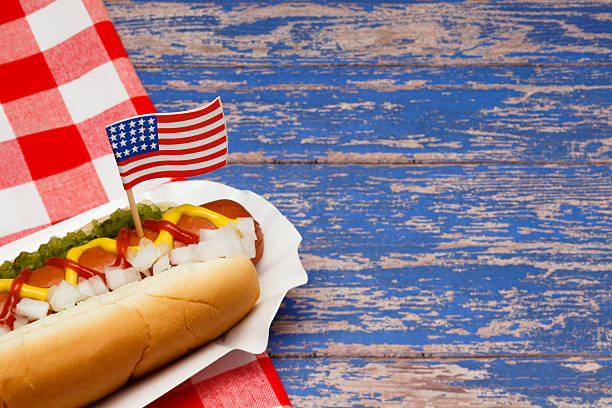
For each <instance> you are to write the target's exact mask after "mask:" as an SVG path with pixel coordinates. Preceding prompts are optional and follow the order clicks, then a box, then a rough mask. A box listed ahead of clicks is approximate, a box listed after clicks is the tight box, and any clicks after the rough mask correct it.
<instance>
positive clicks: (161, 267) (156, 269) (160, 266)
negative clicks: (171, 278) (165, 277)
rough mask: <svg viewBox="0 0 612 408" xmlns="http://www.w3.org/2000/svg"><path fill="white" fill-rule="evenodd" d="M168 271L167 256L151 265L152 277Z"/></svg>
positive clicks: (168, 261)
mask: <svg viewBox="0 0 612 408" xmlns="http://www.w3.org/2000/svg"><path fill="white" fill-rule="evenodd" d="M168 269H170V258H169V257H168V255H164V256H162V257H160V258H159V259H158V260H157V262H155V263H154V264H153V275H157V274H158V273H162V272H163V271H165V270H168Z"/></svg>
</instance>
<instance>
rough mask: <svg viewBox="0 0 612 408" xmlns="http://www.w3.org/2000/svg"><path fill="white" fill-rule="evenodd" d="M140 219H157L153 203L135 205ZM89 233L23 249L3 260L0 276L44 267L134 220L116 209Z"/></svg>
mask: <svg viewBox="0 0 612 408" xmlns="http://www.w3.org/2000/svg"><path fill="white" fill-rule="evenodd" d="M137 208H138V214H139V215H140V219H141V220H147V219H150V220H159V219H161V217H162V211H161V210H160V209H159V207H158V206H156V205H155V204H142V203H139V204H138V205H137ZM92 224H93V227H92V229H91V232H90V233H86V232H84V231H77V232H69V233H68V234H67V235H66V236H65V237H64V238H58V237H51V239H50V240H49V242H47V243H46V244H42V245H41V246H40V247H38V251H36V252H25V251H24V252H22V253H20V254H19V256H17V258H15V260H13V261H12V262H11V261H4V263H3V264H2V265H0V278H5V279H6V278H9V279H12V278H15V277H16V276H17V275H19V272H21V271H22V270H23V269H24V268H31V269H32V270H34V269H38V268H40V267H42V266H43V264H44V262H45V261H46V260H47V258H50V257H54V256H56V257H60V258H64V257H66V254H67V253H68V250H69V249H70V248H72V247H75V246H79V245H83V244H86V243H88V242H89V241H91V240H93V239H96V238H102V237H106V238H115V237H116V236H117V233H118V232H119V230H120V229H121V228H123V227H126V226H127V227H130V228H134V220H133V219H132V213H131V211H130V210H129V209H117V210H116V211H115V212H114V213H112V214H111V215H110V217H109V218H108V219H106V220H104V221H102V222H99V221H97V220H94V221H93V222H92Z"/></svg>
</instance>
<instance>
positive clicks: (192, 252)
mask: <svg viewBox="0 0 612 408" xmlns="http://www.w3.org/2000/svg"><path fill="white" fill-rule="evenodd" d="M198 255H199V253H198V246H197V245H195V244H192V245H188V246H185V247H179V248H174V249H173V250H172V251H170V262H171V263H172V265H182V264H186V263H190V262H194V261H197V260H198Z"/></svg>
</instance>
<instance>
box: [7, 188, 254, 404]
mask: <svg viewBox="0 0 612 408" xmlns="http://www.w3.org/2000/svg"><path fill="white" fill-rule="evenodd" d="M160 215H161V212H160ZM115 218H117V217H115ZM155 218H161V219H155ZM111 221H113V220H111ZM115 221H116V219H115V220H114V221H113V222H115ZM113 222H110V224H112V223H113ZM115 224H116V222H115ZM143 226H144V230H145V238H143V239H141V238H139V237H138V236H137V235H136V234H135V232H134V231H133V230H132V229H130V228H129V227H122V228H120V229H119V231H114V230H113V229H112V228H110V225H109V222H108V220H107V221H104V222H100V221H94V222H93V223H92V225H90V226H89V227H88V228H85V229H84V231H88V232H89V234H87V233H85V236H84V237H83V236H82V235H80V236H79V238H78V239H76V238H74V237H72V238H71V239H73V238H74V240H75V242H76V243H75V245H74V246H72V247H71V248H65V249H64V250H65V254H64V256H63V257H62V256H48V257H46V259H43V258H44V256H43V257H39V258H36V255H35V254H30V255H29V256H25V255H24V256H21V259H19V257H18V259H17V260H16V261H15V262H14V263H13V264H11V265H8V264H6V263H5V264H4V265H3V268H2V272H3V273H6V272H5V271H6V270H10V269H16V265H15V264H17V267H21V266H22V265H23V264H24V263H23V262H20V261H23V259H25V258H28V259H29V258H32V259H34V260H35V261H32V262H31V263H32V265H33V266H35V267H33V268H32V267H30V268H28V267H26V268H23V269H22V270H21V271H20V272H19V274H18V275H17V276H15V277H13V278H12V279H11V278H5V279H0V285H2V286H0V289H2V288H4V290H2V294H1V297H0V302H1V305H0V310H2V314H1V315H0V324H2V325H3V326H4V327H5V331H8V330H10V329H13V328H15V329H14V330H12V331H8V332H7V333H5V334H3V335H0V407H4V406H6V407H21V406H49V407H51V406H58V407H60V406H61V407H72V406H81V405H85V404H89V403H91V402H94V401H96V400H98V399H99V398H102V397H104V396H105V395H107V394H109V393H111V392H112V391H114V390H116V389H118V388H120V387H121V386H122V385H124V384H125V383H126V382H127V381H129V380H130V379H134V378H139V377H141V376H143V375H145V374H147V373H149V372H151V371H153V370H156V369H157V368H159V367H161V366H163V365H165V364H167V363H169V362H171V361H173V360H175V359H177V358H178V357H179V356H181V355H183V354H185V353H187V352H188V351H190V350H192V349H194V348H196V347H199V346H200V345H202V344H205V343H207V342H209V341H210V340H213V339H214V338H216V337H218V336H219V335H221V334H222V333H224V332H225V331H227V330H228V329H229V328H230V327H231V326H233V325H234V324H235V323H237V322H238V321H239V320H240V319H242V317H244V316H245V315H246V314H247V313H248V312H249V311H250V309H251V308H252V307H253V306H254V304H255V302H256V301H257V298H258V296H259V283H258V279H257V272H256V270H255V264H257V263H258V262H259V260H260V259H261V256H262V254H263V233H262V230H261V227H260V225H259V224H258V223H257V221H255V220H252V218H251V215H250V214H249V213H248V211H247V210H246V209H245V208H244V207H242V206H241V205H240V204H238V203H236V202H233V201H230V200H218V201H214V202H211V203H207V204H204V205H200V206H194V205H189V204H185V205H180V206H176V207H172V208H170V209H168V210H167V211H164V212H163V215H162V216H161V217H153V218H149V219H145V220H144V221H143ZM109 228H110V230H109V231H105V234H106V235H113V234H115V233H116V236H115V237H114V238H110V237H108V236H100V235H103V234H102V232H100V231H102V230H105V229H107V230H108V229H109ZM115 229H116V227H115ZM91 231H94V232H93V233H92V232H91ZM223 239H226V240H227V241H225V244H224V241H223ZM227 242H229V243H227ZM55 243H56V244H57V242H55ZM249 245H251V246H252V247H250V246H249ZM39 252H43V253H45V255H49V254H51V255H57V253H53V251H50V250H48V248H47V247H42V246H41V249H39ZM245 253H246V255H245ZM160 262H161V263H164V262H165V263H164V264H162V265H161V266H160ZM7 265H8V266H7ZM36 266H37V267H36ZM128 271H129V272H128ZM8 281H10V284H9V282H8ZM93 281H95V282H97V284H94V283H93ZM100 282H102V283H103V287H104V288H106V289H104V288H102V289H101V292H98V291H97V289H96V287H97V288H98V289H100V287H101V286H102V285H100ZM7 287H8V289H7ZM62 291H66V293H68V295H66V293H63V292H62ZM71 291H73V292H72V293H78V294H79V295H77V298H76V300H75V301H74V302H72V298H71V297H70V294H69V293H70V292H71ZM102 292H106V293H103V294H98V293H102ZM24 298H25V299H30V300H32V301H36V302H41V303H38V304H36V305H40V304H42V302H45V301H48V304H49V310H48V312H47V314H48V315H47V316H44V317H42V318H40V319H39V320H35V321H33V322H30V323H28V324H23V323H24V321H23V318H24V316H23V314H24V313H23V310H24V307H21V308H18V307H16V306H15V304H19V303H21V302H22V301H23V300H24ZM42 299H44V300H42ZM66 299H68V300H66ZM83 299H84V300H83ZM25 303H30V301H27V302H25ZM74 303H76V305H74ZM36 305H35V306H36ZM43 306H44V305H43ZM28 307H30V306H28V305H26V307H25V310H26V312H27V311H28V310H30V309H28ZM31 308H34V307H33V306H31ZM43 310H44V308H43ZM32 313H35V312H32ZM26 315H27V313H26ZM20 319H21V321H20ZM16 323H17V324H16Z"/></svg>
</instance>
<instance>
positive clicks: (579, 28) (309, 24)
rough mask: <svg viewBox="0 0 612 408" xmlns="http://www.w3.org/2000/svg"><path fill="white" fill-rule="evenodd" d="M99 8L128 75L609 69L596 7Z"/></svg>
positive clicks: (310, 4) (122, 2)
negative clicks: (276, 68) (384, 68)
mask: <svg viewBox="0 0 612 408" xmlns="http://www.w3.org/2000/svg"><path fill="white" fill-rule="evenodd" d="M405 3H407V2H403V1H385V2H377V1H374V2H373V1H354V2H350V3H343V2H338V3H336V2H328V1H306V2H283V1H257V2H248V3H237V2H231V1H217V2H200V1H197V2H193V1H189V0H183V1H159V2H158V1H144V2H142V1H128V0H116V1H111V0H109V1H107V2H106V4H107V8H108V12H109V14H110V16H111V18H112V19H113V22H114V23H115V24H116V26H117V29H118V31H119V34H120V36H121V39H122V41H123V43H124V44H125V47H126V48H127V51H128V54H129V55H130V58H131V59H132V61H133V62H134V63H135V64H136V65H137V66H143V65H144V66H150V65H190V66H193V65H206V66H227V65H229V66H235V65H240V66H248V65H252V64H256V65H259V64H267V65H277V64H284V65H304V64H317V65H318V64H338V65H346V64H376V65H378V64H434V65H474V64H475V65H482V64H525V63H529V64H543V63H547V64H551V63H553V64H557V63H572V64H590V63H610V62H611V60H610V50H611V49H612V37H611V36H610V32H609V29H608V26H609V24H610V15H609V11H610V9H609V3H608V2H606V1H537V2H536V1H523V2H493V1H478V2H472V1H469V2H452V1H432V2H408V3H411V4H405Z"/></svg>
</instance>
